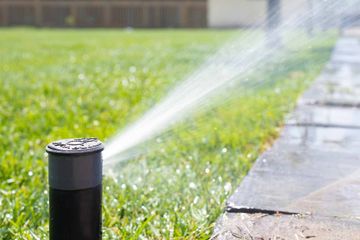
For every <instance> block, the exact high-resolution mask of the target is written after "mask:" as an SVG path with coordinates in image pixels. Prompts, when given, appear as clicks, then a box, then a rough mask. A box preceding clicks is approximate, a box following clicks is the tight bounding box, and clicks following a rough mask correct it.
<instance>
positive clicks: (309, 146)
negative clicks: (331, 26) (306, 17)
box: [213, 31, 360, 240]
mask: <svg viewBox="0 0 360 240" xmlns="http://www.w3.org/2000/svg"><path fill="white" fill-rule="evenodd" d="M359 32H360V31H359ZM352 34H353V32H352ZM359 37H360V36H359ZM213 238H214V239H350V240H353V239H359V240H360V41H359V39H358V38H354V37H344V38H342V39H340V40H339V41H338V43H337V44H336V47H335V49H334V51H333V55H332V57H331V60H330V61H329V63H328V64H327V66H326V68H325V69H324V71H323V73H322V74H321V76H319V78H318V79H317V80H316V81H315V83H314V84H313V85H312V86H311V87H310V88H309V89H308V90H307V91H306V92H305V94H304V95H303V96H302V97H301V99H300V100H299V102H298V106H297V107H296V109H295V110H294V111H293V112H292V113H291V114H289V116H288V117H287V119H286V125H285V127H284V129H283V131H282V133H281V136H280V137H279V139H278V140H277V141H276V142H275V143H274V144H273V146H272V147H271V149H269V150H268V151H266V152H265V153H263V154H262V155H261V156H260V157H259V158H258V159H257V161H256V162H255V164H254V166H253V167H252V169H251V170H250V172H249V173H248V175H247V176H246V177H245V178H244V180H243V182H242V183H241V185H240V186H239V188H238V189H237V190H236V191H235V192H234V194H233V195H232V196H231V197H230V198H229V199H228V200H227V203H226V208H225V214H224V215H223V216H222V217H220V219H219V221H218V223H217V225H216V227H215V231H214V235H213Z"/></svg>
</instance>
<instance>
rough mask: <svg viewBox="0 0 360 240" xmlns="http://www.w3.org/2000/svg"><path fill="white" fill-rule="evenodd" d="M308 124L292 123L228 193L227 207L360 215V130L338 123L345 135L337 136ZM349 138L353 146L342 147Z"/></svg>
mask: <svg viewBox="0 0 360 240" xmlns="http://www.w3.org/2000/svg"><path fill="white" fill-rule="evenodd" d="M306 128H308V129H307V130H304V128H301V127H287V129H286V130H285V132H284V133H285V134H284V135H283V136H282V137H281V138H280V139H279V140H278V141H277V142H276V143H275V144H274V146H273V147H272V148H271V149H270V150H269V151H267V152H265V153H264V154H263V155H262V156H261V157H260V158H259V159H258V160H257V161H256V163H255V164H254V166H253V168H252V170H251V171H250V172H249V174H248V176H247V177H246V178H245V179H244V181H243V182H242V184H241V185H240V187H239V188H238V189H237V190H236V191H235V193H234V194H233V195H232V196H231V197H230V198H229V199H228V201H227V211H232V212H234V211H235V212H241V211H242V212H245V211H246V212H248V211H262V212H267V211H280V212H288V213H311V214H316V215H322V216H354V215H355V216H359V217H360V171H358V170H357V169H360V154H359V151H358V149H359V148H357V147H358V146H360V141H359V140H360V137H359V136H360V130H346V129H338V130H339V131H338V133H340V134H341V135H338V136H336V137H335V136H333V135H331V134H330V135H327V134H326V135H317V134H319V133H320V134H321V132H322V133H325V132H323V131H322V130H323V129H321V128H318V127H311V128H310V127H306ZM319 129H321V130H319ZM297 131H299V133H295V132H297ZM304 131H307V133H305V132H304ZM288 132H291V135H290V137H289V134H288ZM333 133H336V131H334V130H333ZM302 134H308V135H309V137H307V136H305V137H304V135H302ZM293 136H295V137H293ZM298 136H301V139H298ZM317 136H318V137H317ZM334 141H335V142H334ZM345 143H346V144H349V145H350V146H351V148H345V149H344V148H343V147H341V146H342V145H343V144H345ZM309 145H311V146H310V147H309ZM334 145H335V146H334ZM357 174H358V176H359V177H358V178H356V177H357ZM344 184H345V185H346V184H348V188H347V189H346V188H344ZM348 190H351V191H348ZM352 190H354V191H352ZM320 194H322V195H321V196H320ZM329 194H330V195H336V196H337V197H336V199H335V198H334V199H335V200H334V201H335V202H334V201H329V199H330V198H331V196H330V197H329ZM325 199H326V201H322V200H325ZM339 199H341V201H340V202H338V201H337V200H339ZM314 201H317V202H320V203H321V204H320V205H318V204H316V205H314V204H312V202H314ZM334 205H335V206H336V207H333V206H334Z"/></svg>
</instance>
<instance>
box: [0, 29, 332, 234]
mask: <svg viewBox="0 0 360 240" xmlns="http://www.w3.org/2000/svg"><path fill="white" fill-rule="evenodd" d="M234 34H235V32H234V31H212V30H203V31H171V30H167V31H105V30H104V31H102V30H96V31H95V30H86V31H85V30H84V31H70V30H56V31H54V30H32V29H12V30H6V29H1V30H0V56H1V57H0V83H1V87H0V136H1V141H0V238H1V239H46V238H47V236H48V233H47V232H48V192H47V160H46V156H45V154H44V147H45V146H46V144H47V143H49V142H50V141H52V140H56V139H61V138H71V137H82V136H96V137H99V138H100V139H102V140H106V139H107V138H109V137H111V136H112V135H113V134H115V132H117V130H118V129H120V128H122V127H124V126H125V125H126V123H127V122H130V121H132V120H134V119H136V118H137V117H138V116H140V115H141V113H142V112H144V111H145V110H146V109H148V108H149V107H150V106H152V105H153V104H154V103H155V102H156V101H157V100H159V99H160V98H161V96H163V95H164V94H165V93H166V91H167V89H169V88H170V87H171V86H172V85H173V84H174V83H175V82H176V81H178V80H179V79H181V78H182V77H184V76H186V74H188V73H189V72H190V71H191V70H192V69H194V68H196V66H197V65H198V64H199V63H200V62H201V59H204V58H205V57H206V56H207V55H208V54H209V53H210V52H211V51H213V50H214V49H215V48H216V47H217V46H219V45H220V44H221V43H222V42H223V41H225V40H226V39H228V38H230V37H231V36H233V35H234ZM333 42H334V36H333V35H327V34H323V35H322V37H318V38H314V39H313V40H312V41H311V44H310V45H307V46H306V47H303V48H301V49H298V50H296V51H295V50H294V49H293V48H291V47H289V48H288V49H286V51H288V53H289V54H287V55H286V58H285V59H283V60H282V62H281V63H277V64H275V65H271V66H268V67H267V69H263V70H262V71H259V72H257V73H256V74H254V75H253V76H252V78H253V79H257V80H259V79H263V80H267V81H266V82H268V84H265V85H262V86H260V87H259V88H257V89H255V90H247V91H243V92H242V94H239V95H238V96H237V95H236V94H232V96H235V97H233V98H231V99H228V100H227V101H226V102H224V103H222V104H220V105H218V106H217V107H214V108H212V109H211V110H207V111H202V112H199V113H198V114H196V115H194V116H192V117H190V118H189V119H188V120H187V121H186V122H184V123H183V124H180V125H178V126H177V128H176V129H175V130H174V131H173V132H172V134H171V135H168V136H163V137H159V138H158V139H156V140H155V142H156V148H154V150H153V151H151V152H150V153H149V154H148V155H146V156H141V157H139V158H137V159H134V160H133V161H130V162H127V163H126V164H123V165H121V166H119V167H118V168H119V170H118V171H117V177H116V178H115V179H113V178H110V177H106V179H105V183H104V207H103V218H104V224H103V235H104V239H119V238H122V239H170V238H176V239H207V238H209V236H210V235H211V231H212V228H213V224H214V222H215V221H216V219H217V217H218V216H219V214H221V212H222V208H223V206H224V201H225V199H226V197H227V196H228V195H229V194H230V193H231V192H232V191H233V190H234V188H235V187H236V186H237V185H238V184H239V183H240V182H241V179H242V178H243V176H244V175H245V174H246V172H247V171H248V170H249V168H250V166H251V164H252V163H253V161H254V160H255V159H256V157H257V156H258V155H259V154H260V153H261V152H262V151H263V150H264V149H265V148H266V146H268V145H269V143H271V141H272V139H274V138H275V137H276V136H277V134H278V129H279V127H281V124H282V122H283V119H284V116H285V114H286V113H287V112H288V111H289V110H290V109H291V108H292V107H293V106H294V103H295V101H296V98H297V97H298V96H299V94H300V93H301V92H302V91H303V90H304V88H305V87H306V86H307V85H308V84H309V83H310V82H311V81H312V80H313V79H314V78H315V77H316V76H317V75H318V74H319V72H320V70H321V68H322V67H323V64H324V63H325V62H326V60H327V59H328V57H329V53H330V50H331V46H332V44H333ZM317 49H321V51H318V50H317ZM236 91H237V90H236ZM238 91H240V90H238ZM232 92H234V90H233V91H232Z"/></svg>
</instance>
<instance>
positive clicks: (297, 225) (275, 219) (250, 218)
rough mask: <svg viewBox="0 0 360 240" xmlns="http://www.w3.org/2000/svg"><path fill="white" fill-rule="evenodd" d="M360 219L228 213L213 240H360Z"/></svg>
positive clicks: (221, 219)
mask: <svg viewBox="0 0 360 240" xmlns="http://www.w3.org/2000/svg"><path fill="white" fill-rule="evenodd" d="M359 224H360V221H359V220H358V219H339V218H328V217H315V216H310V215H282V214H276V215H269V214H262V213H257V214H246V213H241V214H234V213H226V214H224V215H223V216H222V217H221V218H220V219H219V221H218V224H217V227H216V228H215V231H214V235H213V238H212V239H213V240H218V239H227V240H239V239H241V240H284V239H286V240H288V239H294V240H300V239H311V240H312V239H316V240H329V239H331V240H345V239H354V240H358V239H360V229H359V227H358V226H359Z"/></svg>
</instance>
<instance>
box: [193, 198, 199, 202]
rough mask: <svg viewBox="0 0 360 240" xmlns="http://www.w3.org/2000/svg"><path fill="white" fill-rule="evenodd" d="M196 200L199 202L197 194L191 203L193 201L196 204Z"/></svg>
mask: <svg viewBox="0 0 360 240" xmlns="http://www.w3.org/2000/svg"><path fill="white" fill-rule="evenodd" d="M198 202H199V197H198V196H196V197H195V198H194V201H193V203H194V204H197V203H198Z"/></svg>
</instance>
